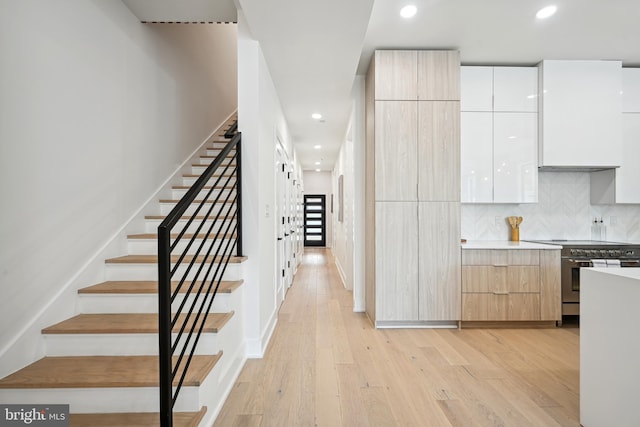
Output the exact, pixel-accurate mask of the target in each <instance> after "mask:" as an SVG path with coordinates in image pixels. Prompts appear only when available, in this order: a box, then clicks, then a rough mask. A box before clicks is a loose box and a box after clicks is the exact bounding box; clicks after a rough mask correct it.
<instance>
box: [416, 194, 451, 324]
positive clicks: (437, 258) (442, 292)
mask: <svg viewBox="0 0 640 427" xmlns="http://www.w3.org/2000/svg"><path fill="white" fill-rule="evenodd" d="M418 218H419V220H418V221H419V229H420V233H419V252H418V253H419V260H418V265H419V289H420V291H419V302H420V309H419V316H420V320H428V321H440V320H442V321H446V320H460V298H461V293H460V290H461V283H460V279H461V271H460V257H461V253H460V252H461V251H460V203H457V202H419V203H418Z"/></svg>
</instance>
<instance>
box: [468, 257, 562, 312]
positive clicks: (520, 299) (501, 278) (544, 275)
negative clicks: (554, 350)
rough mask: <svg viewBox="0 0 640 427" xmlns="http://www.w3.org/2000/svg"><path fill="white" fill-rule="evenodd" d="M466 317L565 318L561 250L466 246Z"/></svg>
mask: <svg viewBox="0 0 640 427" xmlns="http://www.w3.org/2000/svg"><path fill="white" fill-rule="evenodd" d="M462 320H463V321H560V320H562V313H561V296H560V251H559V250H536V249H533V250H518V249H516V250H497V249H492V250H483V249H480V250H478V249H472V250H463V251H462Z"/></svg>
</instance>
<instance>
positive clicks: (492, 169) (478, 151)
mask: <svg viewBox="0 0 640 427" xmlns="http://www.w3.org/2000/svg"><path fill="white" fill-rule="evenodd" d="M461 75H462V101H461V105H462V114H461V168H460V169H461V201H462V202H466V203H535V202H537V201H538V168H537V165H538V130H537V129H538V115H537V113H536V111H537V99H536V97H537V68H534V67H462V74H461ZM478 86H481V88H478ZM487 88H492V89H491V92H490V91H489V90H488V89H487ZM467 91H468V92H467ZM489 102H490V106H491V108H489V109H488V111H486V110H487V106H488V104H489ZM473 108H476V109H477V111H473V110H471V109H473ZM466 109H470V110H466Z"/></svg>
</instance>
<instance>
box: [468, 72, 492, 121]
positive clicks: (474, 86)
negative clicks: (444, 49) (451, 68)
mask: <svg viewBox="0 0 640 427" xmlns="http://www.w3.org/2000/svg"><path fill="white" fill-rule="evenodd" d="M460 109H461V110H462V111H476V112H480V111H484V112H491V111H493V67H460Z"/></svg>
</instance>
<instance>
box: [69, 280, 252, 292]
mask: <svg viewBox="0 0 640 427" xmlns="http://www.w3.org/2000/svg"><path fill="white" fill-rule="evenodd" d="M189 283H190V282H189ZM242 283H244V281H243V280H223V281H221V282H220V286H219V287H218V293H224V294H230V293H231V292H233V291H235V290H236V289H238V288H239V287H240V285H242ZM177 287H178V282H171V290H172V291H175V290H176V289H177ZM187 288H188V286H183V287H182V289H181V290H180V293H186V291H187ZM78 293H81V294H157V293H158V281H156V280H130V281H126V280H122V281H108V282H102V283H98V284H96V285H93V286H89V287H86V288H82V289H80V290H79V291H78Z"/></svg>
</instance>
